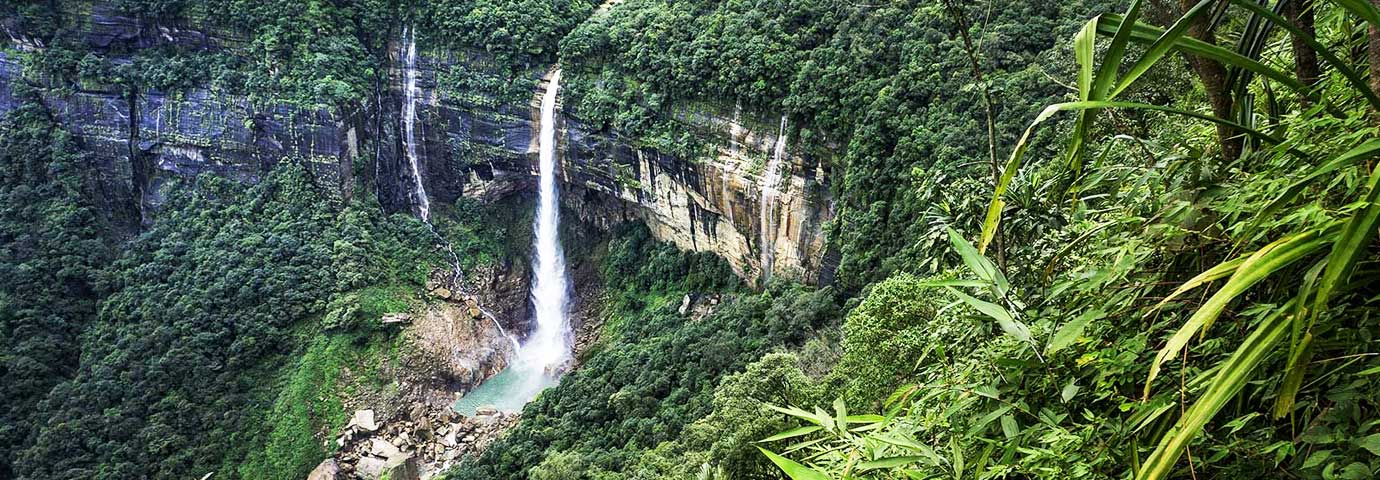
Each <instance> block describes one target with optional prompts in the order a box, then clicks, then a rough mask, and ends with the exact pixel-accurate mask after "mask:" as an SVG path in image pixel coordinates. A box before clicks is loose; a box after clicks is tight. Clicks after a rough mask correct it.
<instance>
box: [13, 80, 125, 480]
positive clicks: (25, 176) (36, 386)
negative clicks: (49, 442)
mask: <svg viewBox="0 0 1380 480" xmlns="http://www.w3.org/2000/svg"><path fill="white" fill-rule="evenodd" d="M18 93H19V96H20V98H22V99H24V100H25V102H24V103H23V104H22V105H21V106H20V107H19V108H17V109H15V110H13V111H10V112H9V114H8V115H6V116H5V118H4V120H3V121H0V165H4V168H3V169H0V278H4V281H3V282H0V378H3V379H4V380H3V382H0V398H3V400H4V401H3V402H0V458H4V459H11V458H15V456H16V455H17V454H18V452H19V451H20V450H22V449H23V448H24V447H26V446H27V445H29V443H30V441H31V439H30V432H32V431H34V429H35V428H36V427H37V426H38V425H39V424H41V423H42V422H43V417H42V416H41V415H39V414H37V413H36V412H35V410H36V409H37V408H38V406H39V403H40V402H42V401H43V399H44V398H45V397H46V395H47V394H48V391H49V390H51V389H52V388H53V387H54V386H56V385H58V384H59V383H61V382H62V380H63V379H66V378H70V377H71V376H72V375H73V374H74V373H75V372H76V370H77V368H78V366H79V363H78V359H79V357H80V353H81V334H82V331H83V330H84V329H85V328H86V326H87V325H88V324H90V323H91V321H92V320H93V319H94V318H95V317H96V312H97V309H98V305H99V299H100V298H101V295H102V294H103V286H104V285H105V284H104V283H103V279H102V278H101V266H102V265H104V264H105V262H106V261H107V260H108V258H109V256H110V255H111V249H110V248H109V247H110V245H109V243H108V242H107V241H105V238H104V235H103V233H104V231H105V229H104V228H102V226H101V225H100V222H99V215H98V214H97V210H96V207H95V205H93V203H92V201H91V197H90V192H89V190H88V189H89V188H90V183H88V181H89V179H88V177H87V173H85V171H84V170H83V169H82V168H80V166H79V165H80V164H79V161H80V159H81V157H80V155H79V154H78V153H77V149H76V148H75V145H74V144H73V141H72V138H71V136H70V135H68V134H67V132H65V131H63V130H61V129H58V128H54V125H53V123H52V121H51V120H50V119H49V118H48V116H47V112H46V111H44V109H43V108H42V107H41V106H40V105H38V104H37V103H36V102H33V101H32V100H31V98H30V97H29V95H31V92H28V91H27V90H21V91H20V92H18ZM11 468H12V467H11V465H10V462H9V461H8V460H6V461H0V477H5V478H13V477H14V472H13V471H12V470H11Z"/></svg>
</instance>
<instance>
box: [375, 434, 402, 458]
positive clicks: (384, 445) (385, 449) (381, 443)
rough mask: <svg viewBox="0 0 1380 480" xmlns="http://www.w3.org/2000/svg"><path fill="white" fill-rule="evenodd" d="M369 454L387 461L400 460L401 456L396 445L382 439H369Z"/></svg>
mask: <svg viewBox="0 0 1380 480" xmlns="http://www.w3.org/2000/svg"><path fill="white" fill-rule="evenodd" d="M369 454H370V455H373V456H376V457H383V458H386V459H389V460H393V459H397V458H402V456H403V453H402V450H399V449H398V447H397V446H396V445H393V444H392V443H390V442H389V441H388V440H384V439H382V438H371V439H369Z"/></svg>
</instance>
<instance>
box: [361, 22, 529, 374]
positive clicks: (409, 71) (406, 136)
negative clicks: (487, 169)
mask: <svg viewBox="0 0 1380 480" xmlns="http://www.w3.org/2000/svg"><path fill="white" fill-rule="evenodd" d="M402 40H403V41H402V47H401V51H400V52H399V57H401V58H402V61H403V85H402V87H403V104H402V131H403V135H402V136H403V152H404V154H405V155H406V156H407V162H408V164H409V165H410V166H411V167H412V181H413V188H412V196H413V197H414V199H415V200H416V202H417V214H418V215H420V216H421V217H422V223H425V224H426V227H427V229H428V230H431V234H432V235H435V236H436V238H437V239H438V240H440V241H441V245H442V246H443V247H445V249H446V253H448V254H449V255H450V260H451V268H452V273H451V284H452V285H454V286H455V287H456V288H459V287H460V280H461V276H462V273H461V271H460V256H459V255H456V254H455V249H454V248H452V247H451V245H450V242H448V241H446V239H445V237H442V236H441V234H440V232H437V231H436V227H435V226H434V225H432V224H431V201H430V200H429V199H427V196H426V186H425V185H423V184H422V170H421V167H420V165H419V163H420V162H421V160H420V159H418V158H417V134H416V128H417V102H418V100H417V96H418V94H419V93H420V92H421V89H420V88H418V87H417V41H416V32H414V31H413V30H412V29H411V28H410V27H403V39H402ZM376 164H377V162H376ZM479 311H480V312H481V313H482V314H483V316H484V317H485V318H488V319H489V320H490V321H492V322H493V323H494V326H495V327H498V333H499V334H500V335H503V338H506V339H508V342H510V343H512V344H513V352H515V353H516V352H519V351H520V348H521V347H520V345H519V344H518V341H517V337H514V336H512V335H509V334H508V331H507V330H504V328H503V324H502V323H501V322H499V321H498V317H495V316H494V315H493V314H492V313H489V311H488V310H485V309H483V308H480V309H479Z"/></svg>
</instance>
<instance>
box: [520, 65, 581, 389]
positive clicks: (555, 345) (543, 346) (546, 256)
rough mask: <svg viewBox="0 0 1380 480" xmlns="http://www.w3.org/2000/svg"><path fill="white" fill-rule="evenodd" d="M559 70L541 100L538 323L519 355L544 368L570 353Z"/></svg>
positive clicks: (530, 365) (557, 363)
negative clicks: (559, 163)
mask: <svg viewBox="0 0 1380 480" xmlns="http://www.w3.org/2000/svg"><path fill="white" fill-rule="evenodd" d="M560 81H561V71H560V69H557V70H556V71H555V72H553V73H552V74H551V82H550V83H549V84H548V85H547V87H546V92H545V94H544V95H543V96H542V100H541V134H540V137H538V140H537V141H538V142H539V147H540V151H539V154H538V155H539V160H540V168H541V179H540V187H539V188H540V191H539V194H538V195H539V198H538V202H537V215H536V220H535V224H534V225H533V229H534V230H535V231H536V234H535V237H536V241H535V245H534V246H535V247H536V257H535V258H534V259H533V261H532V271H533V273H534V278H533V280H532V305H533V306H534V307H535V315H536V320H537V329H536V331H535V332H533V333H532V337H531V338H529V339H528V340H527V344H526V345H525V348H523V351H522V354H521V355H520V356H519V357H518V361H519V362H522V363H523V364H522V365H520V366H521V367H523V368H526V369H529V370H533V371H536V372H546V371H549V370H552V369H553V368H556V367H559V366H560V365H561V364H562V363H564V362H565V360H566V359H567V358H568V357H569V356H570V326H569V325H568V324H567V322H566V303H567V301H566V299H567V293H568V292H569V283H568V282H567V281H566V277H565V254H564V253H563V252H562V251H561V240H560V230H559V228H560V204H559V203H558V202H557V199H558V195H559V193H558V192H557V190H556V94H557V90H558V89H559V88H560Z"/></svg>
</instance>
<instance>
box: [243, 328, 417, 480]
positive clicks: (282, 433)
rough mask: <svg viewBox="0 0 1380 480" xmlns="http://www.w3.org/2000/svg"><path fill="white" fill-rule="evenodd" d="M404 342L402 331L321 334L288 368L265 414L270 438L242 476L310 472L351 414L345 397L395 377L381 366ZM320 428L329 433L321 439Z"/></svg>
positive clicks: (326, 453)
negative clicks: (392, 332)
mask: <svg viewBox="0 0 1380 480" xmlns="http://www.w3.org/2000/svg"><path fill="white" fill-rule="evenodd" d="M400 342H401V337H400V336H398V335H391V336H383V335H373V336H364V335H359V334H332V335H316V336H315V337H314V338H313V339H312V341H311V344H310V345H309V346H308V347H307V350H306V352H304V353H303V354H302V356H301V357H300V359H299V360H298V361H297V363H296V364H295V365H289V366H288V367H286V368H285V369H284V370H283V372H282V374H281V379H280V382H281V384H282V387H281V390H280V391H279V393H278V396H277V399H276V400H275V401H274V403H273V409H272V411H271V412H269V413H267V414H266V417H265V418H264V421H265V423H268V424H271V425H272V427H271V431H270V433H269V436H268V443H267V444H265V445H264V447H263V449H262V450H259V451H256V452H254V453H252V454H251V455H250V456H249V458H248V459H247V460H246V462H245V463H244V464H243V465H241V466H240V467H239V474H240V477H242V478H303V477H305V476H306V475H307V473H308V472H310V471H311V469H312V468H313V467H315V466H316V465H317V464H318V463H319V462H321V460H323V459H325V458H326V457H327V456H329V455H330V452H331V450H332V449H330V448H329V444H330V441H331V440H330V436H331V435H332V434H334V433H335V432H337V431H338V430H340V429H341V428H342V427H344V425H345V423H346V422H347V421H348V420H349V417H350V414H349V412H347V411H346V408H345V405H344V404H343V403H342V399H343V398H349V397H351V396H354V395H357V394H358V393H359V392H360V389H361V388H367V389H371V390H375V391H382V390H384V389H385V388H387V387H388V384H390V383H391V382H390V381H387V379H385V378H383V377H382V376H381V375H380V371H381V370H382V369H381V367H382V365H384V364H385V363H388V362H391V361H393V360H394V359H396V357H397V352H398V346H399V345H398V344H399V343H400ZM347 370H349V371H348V372H347ZM318 433H324V434H325V435H324V436H323V438H321V439H318V438H317V434H318Z"/></svg>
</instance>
